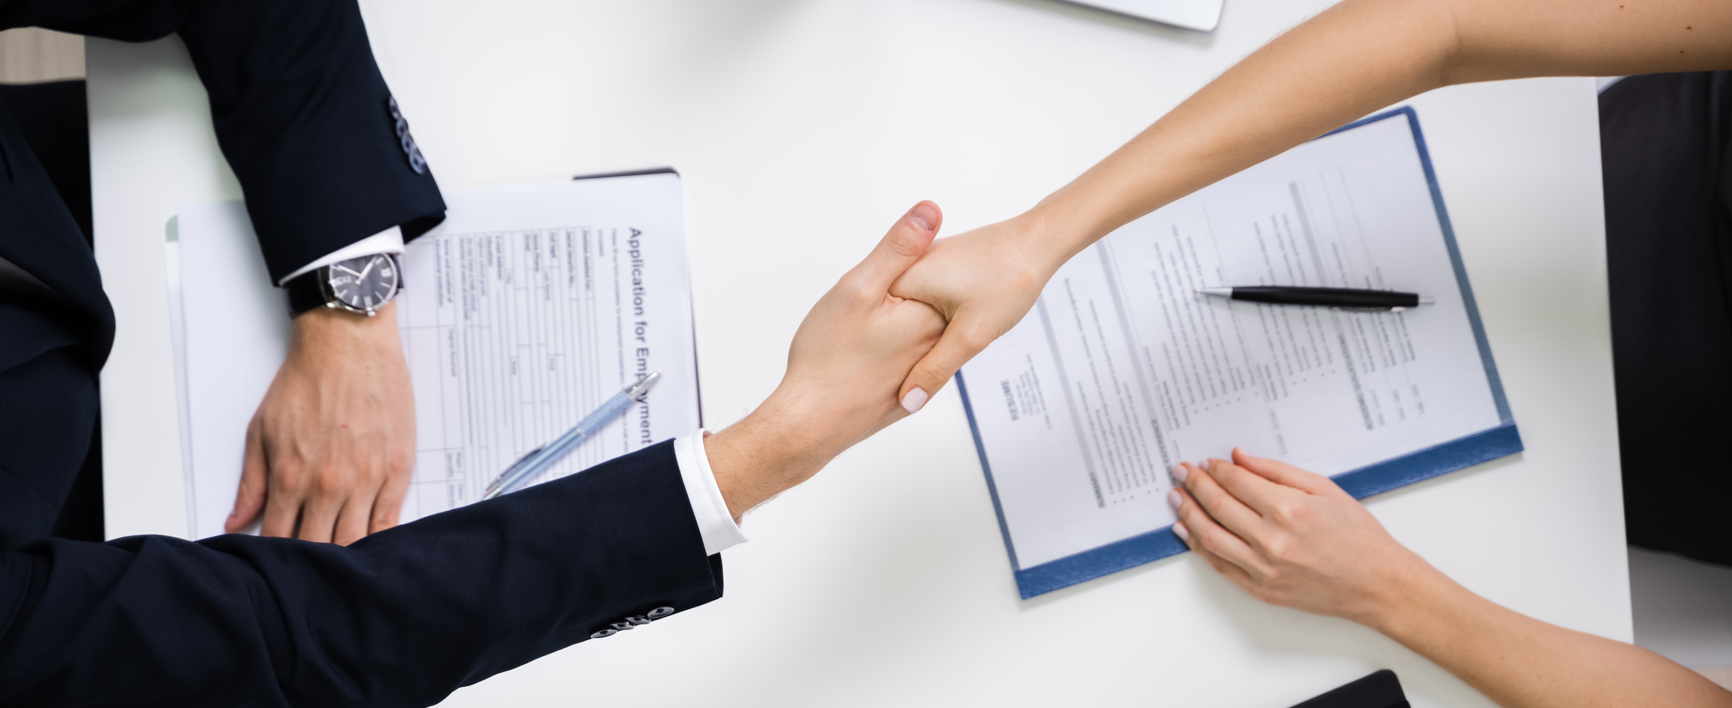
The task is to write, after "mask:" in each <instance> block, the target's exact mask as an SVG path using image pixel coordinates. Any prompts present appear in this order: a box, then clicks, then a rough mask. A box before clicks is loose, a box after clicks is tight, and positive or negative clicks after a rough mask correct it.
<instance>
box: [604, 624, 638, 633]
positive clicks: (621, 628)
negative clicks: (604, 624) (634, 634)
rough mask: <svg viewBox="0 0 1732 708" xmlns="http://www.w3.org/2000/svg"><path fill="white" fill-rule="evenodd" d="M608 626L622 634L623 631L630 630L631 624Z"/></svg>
mask: <svg viewBox="0 0 1732 708" xmlns="http://www.w3.org/2000/svg"><path fill="white" fill-rule="evenodd" d="M608 626H609V627H612V628H614V629H616V630H618V631H621V632H624V631H626V630H628V629H631V628H632V623H630V622H615V623H613V624H610V625H608Z"/></svg>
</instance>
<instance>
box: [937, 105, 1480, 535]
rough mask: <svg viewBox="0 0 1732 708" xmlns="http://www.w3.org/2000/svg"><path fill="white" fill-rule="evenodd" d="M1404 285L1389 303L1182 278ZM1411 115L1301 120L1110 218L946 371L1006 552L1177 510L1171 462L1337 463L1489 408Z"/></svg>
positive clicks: (1161, 519) (1421, 439) (1118, 528)
mask: <svg viewBox="0 0 1732 708" xmlns="http://www.w3.org/2000/svg"><path fill="white" fill-rule="evenodd" d="M1249 285H1306V286H1324V287H1353V288H1377V289H1387V290H1402V291H1407V292H1418V293H1420V294H1421V295H1425V296H1429V297H1433V298H1435V299H1436V304H1434V305H1426V306H1421V307H1418V308H1415V309H1411V310H1407V311H1405V312H1351V311H1341V310H1333V309H1326V308H1313V307H1291V306H1285V307H1284V306H1275V305H1260V304H1253V303H1243V302H1230V301H1226V300H1221V299H1218V298H1210V297H1205V296H1203V295H1199V294H1197V289H1198V288H1203V287H1223V286H1249ZM1488 374H1489V372H1488V368H1487V364H1486V360H1485V359H1483V358H1482V357H1481V352H1480V350H1479V345H1478V339H1477V338H1476V336H1475V333H1474V331H1473V325H1472V323H1471V322H1470V319H1469V316H1468V311H1467V307H1466V305H1465V302H1464V297H1463V293H1462V290H1461V287H1460V285H1459V284H1458V279H1457V273H1456V269H1455V265H1454V262H1453V260H1452V258H1451V256H1450V253H1449V252H1448V246H1447V244H1446V241H1445V238H1444V235H1443V231H1442V226H1441V223H1440V219H1439V213H1438V211H1437V207H1436V206H1435V205H1434V202H1433V198H1432V194H1431V188H1430V184H1429V182H1428V181H1427V179H1426V175H1425V172H1424V170H1423V168H1422V165H1421V162H1420V155H1419V152H1418V150H1417V149H1416V147H1415V142H1414V136H1413V133H1412V132H1411V130H1410V128H1409V126H1408V122H1407V121H1406V120H1382V121H1378V122H1374V123H1370V124H1367V125H1364V126H1361V127H1358V128H1355V129H1353V130H1349V131H1346V132H1343V133H1338V134H1335V135H1331V136H1328V137H1325V138H1321V139H1318V140H1316V141H1313V142H1311V143H1307V144H1305V145H1302V146H1300V147H1297V148H1294V149H1293V150H1291V151H1289V152H1287V153H1285V154H1282V155H1280V156H1278V157H1276V158H1274V159H1271V160H1269V161H1267V162H1265V163H1263V164H1261V165H1258V166H1257V167H1254V168H1252V169H1250V170H1247V171H1245V172H1243V173H1240V174H1239V175H1236V176H1234V177H1231V178H1229V179H1227V180H1224V181H1222V182H1220V183H1218V184H1216V185H1213V186H1211V187H1209V188H1207V189H1204V190H1201V191H1199V192H1197V193H1196V194H1193V195H1191V196H1189V197H1186V198H1184V199H1181V200H1179V201H1177V202H1174V203H1173V204H1171V205H1169V206H1167V207H1164V208H1162V209H1160V210H1158V211H1156V212H1154V213H1152V214H1150V215H1148V216H1146V217H1144V218H1142V219H1139V220H1138V221H1136V222H1133V223H1131V224H1129V225H1126V226H1125V227H1123V228H1121V229H1119V230H1118V231H1115V232H1113V233H1112V234H1111V235H1109V236H1107V237H1106V238H1105V239H1102V240H1101V241H1100V242H1099V243H1097V244H1095V245H1094V246H1093V247H1091V248H1089V249H1088V250H1085V251H1084V252H1083V253H1081V254H1080V255H1078V256H1077V257H1075V258H1073V259H1072V260H1071V261H1070V262H1069V263H1067V264H1066V265H1065V266H1064V267H1063V268H1061V269H1060V270H1059V272H1058V273H1057V274H1056V275H1055V276H1054V277H1053V279H1052V281H1051V282H1050V283H1049V284H1048V285H1047V288H1046V290H1045V291H1044V292H1043V293H1042V295H1041V298H1040V300H1039V302H1038V304H1037V305H1036V307H1035V309H1034V310H1033V311H1032V312H1030V313H1029V315H1028V316H1027V317H1025V318H1024V319H1023V321H1022V322H1021V323H1020V324H1018V325H1017V326H1016V327H1015V328H1013V329H1012V330H1011V331H1010V332H1009V333H1007V334H1006V335H1005V336H1004V337H1002V338H1000V339H999V340H998V341H997V342H995V343H994V344H993V345H992V346H991V347H989V348H988V349H987V350H986V351H985V352H983V353H982V354H981V355H980V356H979V357H977V358H976V359H975V360H974V361H972V362H970V363H969V364H968V365H967V366H965V367H964V368H963V370H962V378H963V381H964V382H965V384H966V387H967V402H968V405H969V409H970V413H971V415H972V417H973V421H974V423H975V429H976V432H977V434H978V435H979V437H980V444H981V451H982V455H983V457H984V458H985V463H986V465H987V466H988V472H989V475H990V477H991V480H992V484H993V488H994V492H995V494H996V497H997V502H998V504H999V513H1000V515H1001V518H1002V520H1003V523H1004V528H1005V532H1006V534H1007V536H1008V538H1007V542H1008V543H1009V544H1010V546H1011V549H1012V554H1013V560H1014V563H1015V565H1016V567H1018V568H1029V567H1032V566H1036V565H1040V564H1042V563H1047V562H1050V561H1054V560H1057V559H1060V558H1064V557H1067V556H1071V555H1074V554H1077V553H1082V552H1085V551H1088V550H1091V549H1094V548H1097V547H1100V546H1102V545H1105V544H1109V543H1112V542H1114V541H1118V540H1122V539H1126V538H1130V537H1132V536H1137V535H1141V534H1145V533H1148V532H1151V531H1155V530H1157V529H1160V528H1162V527H1165V526H1168V525H1170V524H1172V523H1173V521H1175V516H1174V514H1173V512H1172V510H1171V509H1170V508H1169V507H1168V505H1167V502H1166V495H1167V492H1168V491H1169V490H1170V489H1172V487H1173V480H1172V478H1171V476H1170V475H1169V473H1168V472H1167V470H1169V469H1170V468H1171V467H1172V466H1173V465H1175V464H1177V463H1178V462H1179V461H1181V460H1183V461H1190V462H1197V461H1200V460H1202V459H1205V458H1208V457H1218V458H1224V457H1227V456H1228V454H1229V453H1230V452H1231V450H1232V449H1233V447H1234V446H1240V447H1243V448H1244V449H1245V450H1246V451H1248V452H1251V453H1253V454H1258V455H1263V456H1268V457H1277V458H1280V459H1283V460H1285V461H1288V462H1291V463H1293V464H1295V465H1298V466H1300V467H1304V468H1306V469H1310V470H1312V471H1315V472H1319V473H1324V474H1331V475H1333V474H1339V473H1342V472H1347V471H1351V470H1354V469H1358V468H1360V467H1364V466H1366V465H1370V464H1373V463H1377V462H1380V461H1383V460H1388V459H1391V458H1394V457H1399V456H1402V455H1405V454H1408V453H1411V452H1415V451H1418V450H1422V449H1425V448H1428V447H1432V446H1435V445H1438V444H1441V443H1445V442H1449V441H1452V440H1456V439H1459V438H1461V437H1463V436H1467V435H1471V434H1474V433H1478V432H1481V431H1485V430H1487V429H1490V428H1493V427H1496V426H1498V425H1499V424H1500V422H1501V419H1500V412H1499V410H1498V405H1497V403H1496V400H1495V398H1494V395H1493V391H1492V388H1491V384H1490V383H1489V376H1488Z"/></svg>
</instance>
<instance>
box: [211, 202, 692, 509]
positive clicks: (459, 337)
mask: <svg viewBox="0 0 1732 708" xmlns="http://www.w3.org/2000/svg"><path fill="white" fill-rule="evenodd" d="M445 198H446V202H447V204H448V206H449V211H448V212H447V218H446V220H445V222H444V223H443V224H441V225H440V226H439V227H437V228H435V229H434V230H433V231H430V232H428V233H427V234H426V235H423V236H422V237H420V238H418V239H416V240H415V241H413V242H411V243H410V244H409V246H408V250H407V252H406V253H405V254H404V255H403V258H402V269H403V283H404V289H403V291H402V292H401V293H400V294H399V295H398V298H397V300H396V305H395V307H396V308H397V318H398V319H397V323H398V328H399V332H400V334H401V336H402V341H403V350H404V355H405V357H406V358H407V360H408V363H409V369H410V377H411V379H412V381H413V387H414V398H415V410H416V458H415V470H414V476H413V481H412V482H411V484H410V488H409V492H408V495H407V498H406V499H405V501H404V505H403V513H402V520H403V521H404V522H408V521H411V520H414V519H417V518H420V517H422V516H426V515H429V514H434V513H438V512H440V511H445V510H447V509H452V508H456V507H459V506H462V505H464V504H468V503H471V502H473V501H476V500H478V499H479V498H480V495H481V493H482V491H483V490H484V489H485V488H486V487H487V485H488V484H489V483H490V482H492V481H493V479H494V478H495V477H497V476H498V475H499V473H500V472H502V471H504V470H505V468H506V467H508V466H510V465H511V463H512V462H513V461H515V460H516V459H517V458H518V457H520V456H521V455H523V454H524V453H527V452H529V451H530V450H533V449H535V448H536V447H539V446H541V445H542V444H544V443H546V442H549V441H551V440H553V439H554V438H556V437H558V436H559V435H560V434H562V433H564V432H565V431H566V430H569V429H570V428H571V427H572V426H573V425H575V424H576V423H577V421H578V420H579V419H581V418H582V417H583V416H585V415H587V414H588V413H589V412H590V411H592V410H594V409H595V408H596V407H597V406H599V405H600V404H601V403H602V402H603V401H604V400H606V399H607V398H608V397H610V396H612V395H614V394H615V393H617V392H618V391H619V390H620V388H621V387H623V386H625V385H626V384H629V383H631V382H633V381H636V380H637V378H638V377H640V376H642V375H644V374H646V373H649V372H651V371H657V370H660V371H661V372H662V378H661V380H660V381H659V382H658V383H657V384H656V387H655V388H654V389H653V390H652V391H651V392H650V393H649V394H648V396H647V397H646V398H645V400H644V401H643V402H641V403H638V404H635V405H634V406H633V407H632V408H631V409H630V410H628V411H627V413H626V414H625V416H624V417H622V418H620V419H619V420H616V421H614V422H613V423H612V424H611V425H609V426H608V427H607V428H606V429H604V430H603V431H602V432H601V433H599V434H598V435H597V436H596V437H595V438H592V439H590V440H588V441H586V442H585V443H583V444H582V445H580V446H578V447H577V448H576V449H575V450H574V451H573V452H572V453H571V454H570V455H569V456H567V457H566V458H565V459H564V460H562V461H561V462H559V463H558V464H556V465H554V466H553V467H552V468H550V469H549V470H547V471H545V472H543V473H542V474H541V475H540V477H539V478H537V479H536V480H535V481H534V483H540V482H544V481H547V480H550V479H557V478H559V477H563V476H565V475H568V474H572V473H574V472H578V471H580V470H583V469H585V468H588V467H591V466H593V465H595V464H597V463H600V462H603V461H605V460H608V459H612V458H614V457H617V456H619V455H623V454H625V453H628V452H631V451H634V450H638V449H640V448H643V447H647V446H649V445H652V444H655V443H658V442H661V441H663V440H666V439H668V438H671V437H676V436H678V435H683V434H685V433H688V432H691V431H693V430H696V429H697V428H698V427H699V425H700V422H699V406H698V386H697V360H696V353H695V349H694V342H693V339H692V314H691V292H690V281H689V278H688V275H687V265H686V259H685V234H684V230H683V228H682V223H683V221H682V216H681V208H680V207H681V195H680V183H679V177H678V176H677V175H674V174H671V173H668V174H653V175H641V176H632V177H620V178H610V179H600V180H579V181H574V182H569V183H555V184H536V185H513V186H500V187H476V188H468V189H454V190H447V191H446V193H445ZM178 226H179V228H178V230H179V238H180V243H179V246H178V250H179V254H180V258H181V263H180V269H179V270H180V272H181V274H182V276H183V278H182V281H181V293H180V298H179V299H180V301H181V306H182V308H183V310H182V313H181V314H182V317H183V318H184V322H183V327H184V330H185V337H186V342H185V346H184V347H183V349H184V351H185V354H186V357H187V366H186V371H187V373H186V381H185V385H186V389H187V396H186V401H187V404H186V409H187V410H186V412H185V414H184V415H183V424H185V425H187V428H188V430H190V431H191V434H190V436H189V437H190V443H188V444H189V445H190V447H191V451H190V453H191V454H189V455H187V462H188V467H189V476H188V479H189V482H190V486H191V489H190V491H189V497H190V501H191V502H192V506H193V512H192V515H193V519H192V521H193V534H194V537H195V538H203V537H206V536H211V535H216V534H220V533H222V523H223V521H224V519H226V517H227V515H228V513H229V510H230V509H231V508H232V507H233V504H234V496H235V489H236V485H237V484H238V482H239V479H240V471H241V459H242V455H243V452H244V442H245V433H246V426H247V422H248V420H250V418H251V417H252V413H253V411H254V410H255V409H256V408H257V406H258V403H259V401H260V399H261V398H262V397H263V395H264V392H265V390H266V389H267V388H268V387H269V385H270V379H271V377H272V376H273V375H274V374H275V371H276V368H277V366H278V365H279V364H280V363H281V361H282V358H283V355H284V353H285V352H286V350H287V334H286V329H287V318H286V317H285V315H284V311H283V305H282V301H281V295H280V293H277V292H276V289H275V288H271V287H269V282H268V277H267V276H266V275H265V271H264V267H263V262H262V259H261V258H260V256H259V255H258V248H257V246H256V245H255V244H254V243H253V235H252V230H251V228H250V226H248V221H247V218H246V214H245V210H244V207H242V205H240V204H239V203H225V204H212V205H201V206H194V207H188V208H186V209H183V210H182V212H181V215H180V218H179V224H178ZM195 274H199V275H195ZM224 293H230V294H232V293H243V294H245V295H244V296H243V297H238V298H237V297H227V298H221V297H218V296H220V295H221V294H224ZM213 297H217V298H218V300H217V302H214V303H213V302H212V299H211V298H213ZM237 322H243V323H244V324H243V325H242V328H243V330H244V329H248V328H250V329H258V330H260V331H259V332H254V333H251V334H254V335H262V336H250V337H249V336H235V335H236V334H242V335H245V334H247V333H246V332H244V331H243V332H237V330H236V329H235V325H236V323H237Z"/></svg>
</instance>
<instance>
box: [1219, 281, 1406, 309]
mask: <svg viewBox="0 0 1732 708" xmlns="http://www.w3.org/2000/svg"><path fill="white" fill-rule="evenodd" d="M1197 292H1199V293H1201V294H1204V295H1209V296H1212V297H1224V298H1227V299H1229V300H1244V301H1246V302H1261V303H1267V304H1270V305H1312V306H1316V307H1339V308H1342V309H1345V310H1388V311H1391V312H1400V311H1402V310H1405V309H1407V308H1409V307H1418V306H1420V305H1430V304H1431V303H1432V299H1431V298H1428V297H1420V296H1419V295H1416V294H1414V293H1398V292H1395V291H1393V290H1358V289H1354V288H1307V287H1300V286H1288V285H1258V286H1252V287H1235V288H1198V289H1197Z"/></svg>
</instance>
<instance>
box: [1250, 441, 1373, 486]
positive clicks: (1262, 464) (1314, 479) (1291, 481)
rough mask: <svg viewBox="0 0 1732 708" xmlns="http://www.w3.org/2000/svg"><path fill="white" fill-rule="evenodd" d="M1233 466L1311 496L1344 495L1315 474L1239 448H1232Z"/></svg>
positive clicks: (1330, 480) (1326, 478)
mask: <svg viewBox="0 0 1732 708" xmlns="http://www.w3.org/2000/svg"><path fill="white" fill-rule="evenodd" d="M1233 464H1235V465H1238V466H1240V467H1243V468H1245V469H1248V470H1250V471H1251V472H1253V473H1255V474H1256V475H1257V476H1259V477H1262V478H1263V479H1267V480H1269V481H1271V482H1274V483H1276V484H1280V485H1283V486H1288V487H1293V488H1295V489H1299V490H1303V491H1306V492H1310V493H1312V494H1331V493H1333V494H1345V493H1346V492H1344V491H1342V490H1341V487H1340V485H1337V484H1335V480H1332V479H1330V478H1328V477H1325V476H1323V475H1320V474H1317V473H1315V472H1307V471H1305V470H1302V469H1299V468H1298V467H1294V466H1292V465H1289V464H1287V463H1285V462H1282V461H1280V460H1271V459H1268V458H1265V457H1256V456H1254V455H1252V454H1251V453H1248V452H1245V451H1244V450H1242V449H1239V448H1236V447H1235V448H1233Z"/></svg>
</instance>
